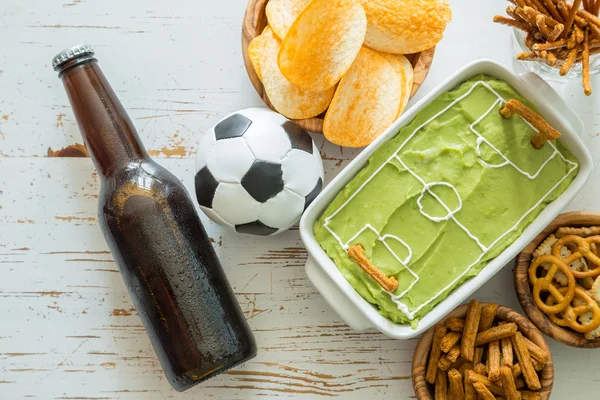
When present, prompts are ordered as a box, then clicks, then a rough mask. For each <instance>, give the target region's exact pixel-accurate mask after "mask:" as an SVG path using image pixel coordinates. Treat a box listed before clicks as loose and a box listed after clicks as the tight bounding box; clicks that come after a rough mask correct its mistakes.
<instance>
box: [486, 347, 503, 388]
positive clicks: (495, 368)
mask: <svg viewBox="0 0 600 400" xmlns="http://www.w3.org/2000/svg"><path fill="white" fill-rule="evenodd" d="M487 360H488V378H490V380H491V381H492V382H497V381H499V380H500V341H499V340H494V341H492V342H490V343H489V344H488V354H487Z"/></svg>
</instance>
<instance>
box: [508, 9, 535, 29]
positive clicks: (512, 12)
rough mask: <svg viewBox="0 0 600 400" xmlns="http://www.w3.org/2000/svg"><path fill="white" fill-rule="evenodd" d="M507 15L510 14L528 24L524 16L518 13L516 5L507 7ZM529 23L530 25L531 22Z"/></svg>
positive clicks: (516, 19)
mask: <svg viewBox="0 0 600 400" xmlns="http://www.w3.org/2000/svg"><path fill="white" fill-rule="evenodd" d="M506 15H508V16H509V17H511V18H512V19H514V20H515V21H519V22H523V23H525V24H527V21H525V20H524V19H523V18H521V17H519V16H518V15H517V13H516V12H515V7H513V6H508V7H506ZM527 25H529V24H527Z"/></svg>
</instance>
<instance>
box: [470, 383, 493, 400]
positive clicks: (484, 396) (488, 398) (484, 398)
mask: <svg viewBox="0 0 600 400" xmlns="http://www.w3.org/2000/svg"><path fill="white" fill-rule="evenodd" d="M473 387H474V388H475V390H476V391H477V394H478V395H479V399H480V400H496V398H495V397H494V395H493V394H492V392H490V391H489V389H488V388H487V387H485V385H484V384H483V383H481V382H476V383H474V384H473Z"/></svg>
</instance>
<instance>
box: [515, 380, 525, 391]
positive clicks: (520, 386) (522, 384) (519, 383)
mask: <svg viewBox="0 0 600 400" xmlns="http://www.w3.org/2000/svg"><path fill="white" fill-rule="evenodd" d="M515 386H516V387H517V389H519V390H521V389H523V388H524V387H525V381H524V380H523V377H519V378H515Z"/></svg>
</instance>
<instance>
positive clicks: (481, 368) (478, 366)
mask: <svg viewBox="0 0 600 400" xmlns="http://www.w3.org/2000/svg"><path fill="white" fill-rule="evenodd" d="M473 371H475V373H477V374H479V375H485V365H483V364H482V363H478V364H475V367H474V368H473Z"/></svg>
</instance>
